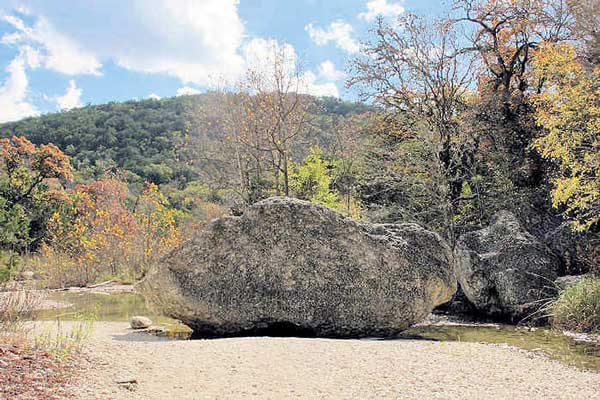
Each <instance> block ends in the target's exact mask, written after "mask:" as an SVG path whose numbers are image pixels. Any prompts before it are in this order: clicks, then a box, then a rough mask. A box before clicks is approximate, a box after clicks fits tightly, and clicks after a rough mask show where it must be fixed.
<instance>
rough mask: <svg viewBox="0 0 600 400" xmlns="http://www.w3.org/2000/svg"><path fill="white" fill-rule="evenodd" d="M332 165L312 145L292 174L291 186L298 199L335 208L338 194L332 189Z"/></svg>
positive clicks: (337, 203)
mask: <svg viewBox="0 0 600 400" xmlns="http://www.w3.org/2000/svg"><path fill="white" fill-rule="evenodd" d="M332 169H333V165H331V164H329V163H328V162H327V161H325V160H324V159H323V150H321V149H320V148H318V147H314V148H312V149H311V150H310V154H309V155H308V156H307V157H306V158H305V159H304V162H303V163H302V164H301V165H299V166H298V167H297V168H296V171H294V173H293V174H292V177H291V178H292V179H291V187H292V189H293V191H294V194H295V195H296V197H298V198H299V199H304V200H309V201H311V202H313V203H316V204H321V205H323V206H326V207H329V208H333V209H337V208H338V207H339V197H338V194H337V193H336V192H335V191H333V190H332V188H331V182H332V176H331V175H332V174H331V170H332Z"/></svg>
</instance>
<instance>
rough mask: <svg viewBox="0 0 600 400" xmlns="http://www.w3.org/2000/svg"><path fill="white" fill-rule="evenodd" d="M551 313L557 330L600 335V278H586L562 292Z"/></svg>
mask: <svg viewBox="0 0 600 400" xmlns="http://www.w3.org/2000/svg"><path fill="white" fill-rule="evenodd" d="M551 311H552V312H551V314H552V324H553V325H554V326H556V327H558V328H561V329H567V330H572V331H578V332H587V333H600V278H597V277H588V278H585V279H582V280H581V281H580V282H578V283H577V284H575V285H573V286H569V287H568V288H566V289H565V290H563V291H562V292H561V293H560V295H559V297H558V299H557V300H556V301H555V302H554V304H553V305H552V308H551Z"/></svg>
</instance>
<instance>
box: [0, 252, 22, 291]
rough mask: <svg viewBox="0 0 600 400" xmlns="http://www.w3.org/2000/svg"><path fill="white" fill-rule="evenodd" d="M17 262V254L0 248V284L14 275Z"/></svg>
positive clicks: (18, 259)
mask: <svg viewBox="0 0 600 400" xmlns="http://www.w3.org/2000/svg"><path fill="white" fill-rule="evenodd" d="M19 264H20V258H19V256H18V255H16V254H15V253H12V252H5V251H2V250H0V284H1V283H4V282H7V281H9V280H10V279H11V278H13V277H14V276H15V274H16V272H17V268H18V267H19Z"/></svg>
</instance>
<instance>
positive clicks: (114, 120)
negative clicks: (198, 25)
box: [0, 93, 368, 184]
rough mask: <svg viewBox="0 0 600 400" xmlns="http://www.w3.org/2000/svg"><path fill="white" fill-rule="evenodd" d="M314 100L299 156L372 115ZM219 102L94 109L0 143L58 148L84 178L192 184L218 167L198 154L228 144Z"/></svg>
mask: <svg viewBox="0 0 600 400" xmlns="http://www.w3.org/2000/svg"><path fill="white" fill-rule="evenodd" d="M314 100H315V104H316V106H315V107H313V109H312V111H311V113H312V114H313V115H312V117H313V119H314V121H315V122H316V123H315V124H314V129H313V130H312V131H311V134H310V135H309V139H308V141H309V143H306V142H305V143H302V146H301V147H302V148H301V149H298V151H297V154H296V155H297V156H298V157H301V156H302V155H304V153H305V151H306V150H307V149H309V148H310V147H311V145H315V144H319V145H325V146H326V145H327V143H328V141H329V140H328V138H327V136H328V134H329V130H328V127H330V126H331V124H332V119H336V118H338V119H339V118H342V119H343V118H345V117H346V116H348V115H351V114H357V113H363V112H365V111H367V110H368V107H367V106H365V105H362V104H359V103H349V102H342V101H339V100H337V99H334V98H319V99H314ZM219 101H220V100H219V98H218V95H216V94H214V93H208V94H200V95H192V96H179V97H174V98H166V99H161V100H140V101H127V102H123V103H108V104H102V105H92V106H87V107H83V108H77V109H73V110H71V111H66V112H60V113H53V114H47V115H43V116H39V117H33V118H26V119H23V120H20V121H17V122H11V123H6V124H2V125H0V137H9V136H12V135H19V136H21V135H23V136H26V137H27V138H28V139H29V140H31V141H32V142H33V143H34V144H43V143H49V142H51V143H54V144H55V145H57V146H58V147H59V148H60V149H61V150H63V151H64V152H65V153H66V154H67V155H68V156H69V157H70V159H71V162H72V164H73V166H74V168H75V170H76V171H78V173H79V176H78V177H79V179H80V180H89V179H94V178H98V177H99V176H101V175H102V174H103V173H105V172H106V171H115V170H119V171H122V172H125V173H126V174H127V177H128V180H129V181H130V182H141V181H144V180H148V181H151V182H154V183H158V184H160V183H168V182H171V181H178V182H182V181H183V182H190V181H193V180H196V179H198V177H199V176H200V175H201V174H202V173H203V172H205V171H204V170H205V169H206V168H210V167H211V165H207V162H208V164H210V161H207V160H208V159H209V158H210V157H206V156H204V157H201V156H198V151H200V152H204V151H207V150H208V149H211V148H218V147H220V146H222V143H223V139H224V136H225V134H224V132H223V130H222V128H221V127H220V125H219V124H215V123H211V122H212V121H214V120H215V119H216V118H217V117H218V115H219V114H220V112H222V111H223V110H224V108H225V107H227V106H226V105H225V104H219ZM215 103H216V105H215ZM192 158H193V159H195V160H196V161H199V162H192ZM213 161H214V160H213ZM213 166H214V165H213Z"/></svg>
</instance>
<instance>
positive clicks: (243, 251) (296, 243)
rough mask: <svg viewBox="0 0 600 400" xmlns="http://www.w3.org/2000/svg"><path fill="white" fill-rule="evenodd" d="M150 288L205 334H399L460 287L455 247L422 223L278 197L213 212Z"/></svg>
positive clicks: (153, 300)
mask: <svg viewBox="0 0 600 400" xmlns="http://www.w3.org/2000/svg"><path fill="white" fill-rule="evenodd" d="M140 289H141V292H142V293H143V294H144V296H145V297H146V299H147V301H148V302H149V304H150V305H151V306H152V307H153V308H155V309H156V310H157V311H159V312H161V313H163V314H166V315H168V316H171V317H173V318H176V319H179V320H181V321H183V322H184V323H185V324H187V325H188V326H190V327H191V328H192V329H193V330H194V331H195V335H197V336H203V337H210V336H235V335H256V334H259V335H262V334H273V335H288V334H292V335H298V334H302V335H313V336H321V337H365V336H391V335H394V334H396V333H397V332H400V331H402V330H404V329H407V328H408V327H410V326H411V325H413V324H415V323H418V322H420V321H422V320H423V319H424V318H425V317H426V316H427V315H428V314H429V313H430V312H431V310H432V309H433V308H434V307H436V306H437V305H439V304H442V303H445V302H447V301H448V300H449V299H450V298H451V297H452V295H453V294H454V292H455V291H456V277H455V275H454V271H453V268H452V253H451V251H450V249H449V247H448V246H447V245H446V244H445V242H444V241H443V240H442V239H441V238H440V237H439V236H438V235H437V234H435V233H432V232H429V231H426V230H425V229H423V228H421V227H419V226H418V225H414V224H404V225H371V224H364V223H359V222H357V221H354V220H352V219H349V218H345V217H344V216H342V215H341V214H339V213H337V212H335V211H332V210H330V209H328V208H325V207H322V206H319V205H315V204H312V203H308V202H305V201H300V200H295V199H289V198H282V197H275V198H271V199H267V200H264V201H262V202H259V203H257V204H254V205H253V206H251V207H249V208H248V209H247V210H245V211H244V213H243V215H241V216H230V217H224V218H220V219H217V220H214V221H212V222H211V223H210V224H209V225H208V226H207V227H206V228H205V229H204V230H203V231H202V232H199V233H198V234H197V235H196V236H195V237H193V238H192V239H191V240H188V241H186V242H184V243H183V244H182V245H181V246H180V247H179V248H177V249H176V250H174V251H173V252H172V253H171V254H169V255H168V256H167V257H165V258H164V259H163V260H162V262H161V263H160V264H159V265H156V266H154V267H153V268H151V269H150V271H149V273H148V275H147V277H146V279H145V280H144V281H143V282H142V283H141V285H140Z"/></svg>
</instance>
